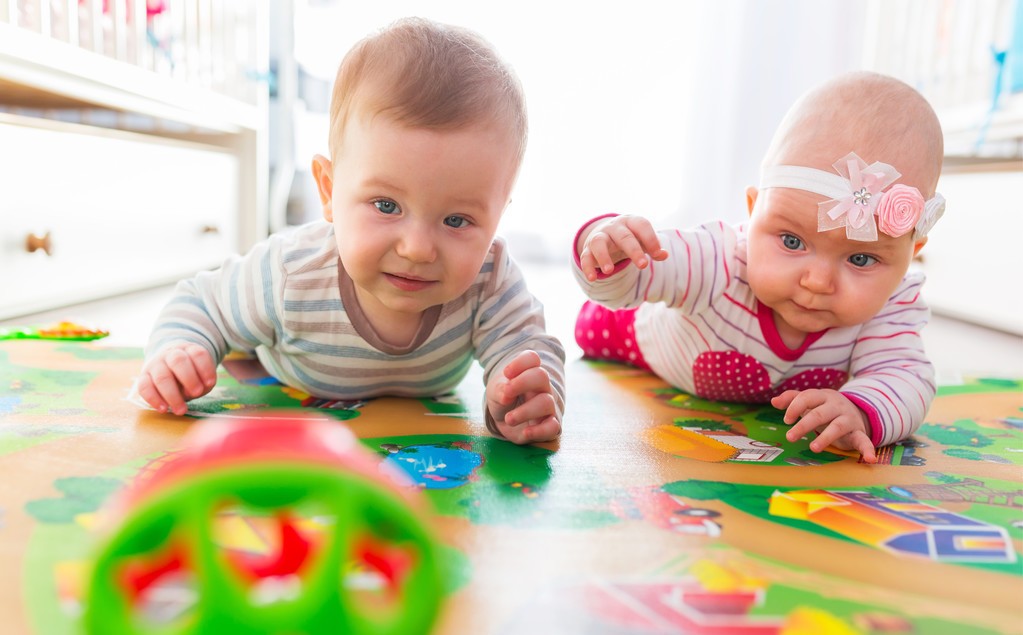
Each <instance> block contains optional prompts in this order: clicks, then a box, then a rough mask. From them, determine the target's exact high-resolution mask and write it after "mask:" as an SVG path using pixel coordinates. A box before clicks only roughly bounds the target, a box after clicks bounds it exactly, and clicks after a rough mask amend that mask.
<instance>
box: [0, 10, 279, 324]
mask: <svg viewBox="0 0 1023 635" xmlns="http://www.w3.org/2000/svg"><path fill="white" fill-rule="evenodd" d="M267 14H268V6H267V2H266V0H258V1H254V0H0V280H2V281H3V293H2V294H0V319H4V318H10V317H14V316H18V315H23V314H27V313H31V312H35V311H40V310H45V309H51V308H54V307H59V306H62V305H66V304H69V303H72V302H78V301H83V300H89V299H94V298H98V297H103V296H108V295H112V294H116V293H122V292H125V291H130V290H134V289H139V288H143V287H148V286H155V285H159V284H163V283H166V282H170V281H172V280H175V279H178V278H180V277H183V276H186V275H190V274H192V273H194V272H196V271H198V270H201V269H203V268H208V267H211V266H215V265H217V264H219V263H220V262H221V261H222V260H223V258H224V257H226V256H227V255H229V254H230V253H233V252H237V251H239V250H243V249H245V248H247V247H248V246H249V245H251V244H252V243H253V242H255V241H256V240H258V239H260V238H262V237H263V236H265V235H266V231H267V229H266V228H267V225H268V224H267V211H266V190H267V165H268V161H267V150H266V146H267V134H266V112H267V99H268V90H267V88H268V80H267V78H268V72H267V68H268V63H267V48H268V47H267V41H268V38H267V33H268V32H267V29H268V25H267Z"/></svg>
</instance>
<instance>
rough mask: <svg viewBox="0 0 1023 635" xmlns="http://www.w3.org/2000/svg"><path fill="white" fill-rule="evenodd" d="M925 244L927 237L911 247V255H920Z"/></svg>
mask: <svg viewBox="0 0 1023 635" xmlns="http://www.w3.org/2000/svg"><path fill="white" fill-rule="evenodd" d="M926 244H927V236H924V237H923V238H921V239H920V240H918V241H916V243H915V244H914V245H913V255H914V256H915V255H917V254H918V253H920V250H921V249H923V248H924V245H926Z"/></svg>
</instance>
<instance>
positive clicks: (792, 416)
mask: <svg viewBox="0 0 1023 635" xmlns="http://www.w3.org/2000/svg"><path fill="white" fill-rule="evenodd" d="M825 403H827V394H826V393H825V392H824V391H821V390H802V391H799V394H797V395H796V396H795V397H794V398H793V399H792V401H790V402H789V405H788V406H786V408H785V417H784V421H785V423H788V424H793V423H796V420H798V419H801V418H802V417H804V416H806V414H807V413H809V412H810V411H812V410H814V409H816V408H817V407H819V406H821V405H822V404H825ZM821 414H824V413H821ZM825 423H827V421H825ZM797 425H798V424H797Z"/></svg>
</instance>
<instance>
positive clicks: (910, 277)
mask: <svg viewBox="0 0 1023 635" xmlns="http://www.w3.org/2000/svg"><path fill="white" fill-rule="evenodd" d="M926 280H927V276H925V275H924V273H923V272H922V271H908V272H906V275H905V276H903V277H902V281H901V282H899V286H897V287H896V288H895V293H893V294H892V296H891V299H889V300H888V303H889V304H911V303H914V302H918V301H919V300H920V290H921V288H922V287H923V286H924V282H925V281H926Z"/></svg>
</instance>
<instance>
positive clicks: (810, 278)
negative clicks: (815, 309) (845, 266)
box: [800, 260, 835, 293]
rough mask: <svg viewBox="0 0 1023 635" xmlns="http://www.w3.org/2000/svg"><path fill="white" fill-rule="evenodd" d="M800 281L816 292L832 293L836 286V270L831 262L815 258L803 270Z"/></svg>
mask: <svg viewBox="0 0 1023 635" xmlns="http://www.w3.org/2000/svg"><path fill="white" fill-rule="evenodd" d="M800 282H801V284H802V285H803V287H804V288H806V289H808V290H810V291H812V292H814V293H831V292H832V291H834V286H835V272H834V270H833V268H832V266H831V264H830V263H827V262H824V261H821V260H815V261H814V262H812V263H811V264H810V265H809V266H808V267H807V268H806V269H805V270H804V271H803V278H802V280H800Z"/></svg>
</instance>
